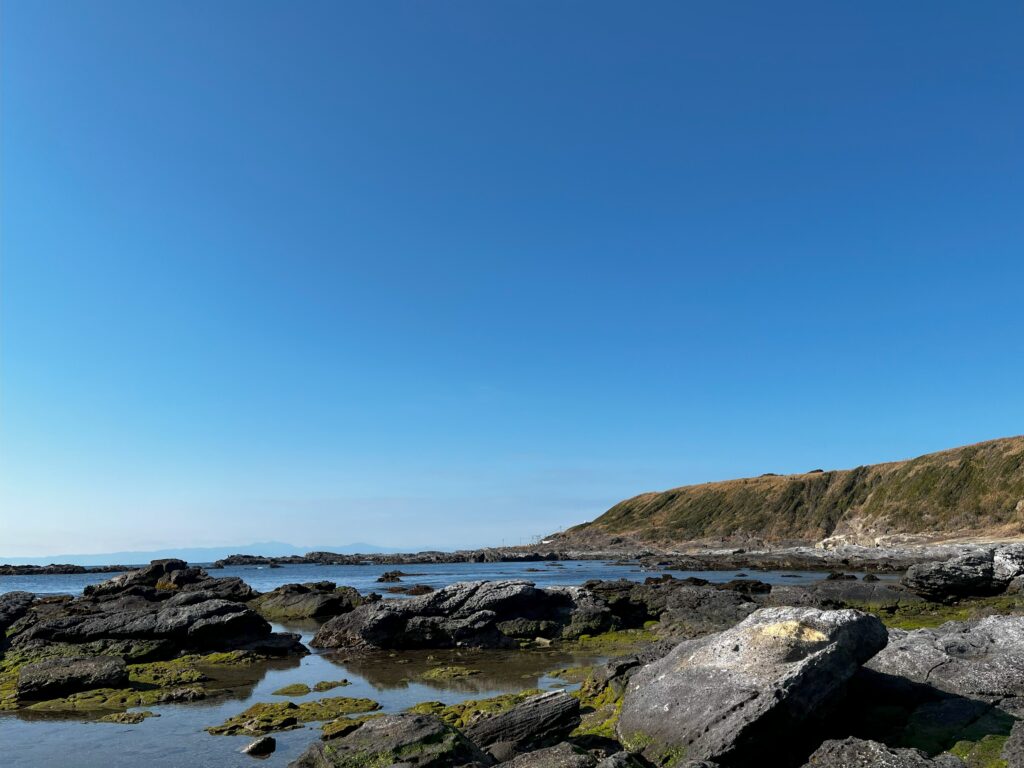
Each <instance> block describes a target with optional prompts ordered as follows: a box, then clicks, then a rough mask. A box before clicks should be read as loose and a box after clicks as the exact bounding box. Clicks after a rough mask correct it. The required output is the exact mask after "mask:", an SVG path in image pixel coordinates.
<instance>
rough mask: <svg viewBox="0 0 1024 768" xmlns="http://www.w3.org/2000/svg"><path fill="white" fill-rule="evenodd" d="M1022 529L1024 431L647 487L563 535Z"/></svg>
mask: <svg viewBox="0 0 1024 768" xmlns="http://www.w3.org/2000/svg"><path fill="white" fill-rule="evenodd" d="M1021 533H1024V436H1022V437H1011V438H1004V439H1001V440H991V441H989V442H985V443H978V444H976V445H968V446H964V447H962V448H954V449H952V450H948V451H941V452H939V453H931V454H928V455H926V456H920V457H918V458H916V459H910V460H907V461H895V462H890V463H887V464H873V465H869V466H863V467H857V468H855V469H843V470H833V471H829V472H811V473H808V474H802V475H763V476H761V477H753V478H746V479H742V480H727V481H725V482H717V483H704V484H702V485H689V486H684V487H682V488H673V489H672V490H669V491H663V492H656V493H643V494H641V495H639V496H634V497H633V498H631V499H626V500H625V501H622V502H619V503H618V504H616V505H615V506H614V507H612V508H611V509H609V510H608V511H607V512H605V513H604V514H603V515H601V516H600V517H599V518H597V519H596V520H594V521H593V522H590V523H585V524H583V525H580V526H576V527H575V528H572V529H570V530H569V531H567V532H566V533H565V534H564V536H565V537H566V538H567V539H569V540H570V541H571V540H576V541H584V540H586V539H588V538H590V539H595V540H596V539H598V538H600V537H606V536H609V535H610V536H627V537H629V538H633V539H638V540H641V541H645V542H651V543H666V544H667V543H678V542H683V541H698V540H733V541H738V540H744V539H759V540H764V541H793V540H800V541H817V540H820V539H823V538H827V537H830V536H834V535H846V536H848V537H850V538H851V539H852V540H863V539H868V538H871V537H875V536H886V535H892V534H926V535H936V536H941V535H951V536H954V535H976V534H994V535H1007V536H1009V535H1020V534H1021Z"/></svg>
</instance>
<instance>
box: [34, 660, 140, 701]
mask: <svg viewBox="0 0 1024 768" xmlns="http://www.w3.org/2000/svg"><path fill="white" fill-rule="evenodd" d="M127 681H128V672H127V670H126V669H125V664H124V659H121V658H118V657H116V656H94V657H92V658H56V659H45V660H44V661H38V662H36V663H34V664H27V665H26V666H24V667H22V668H21V670H20V671H19V673H18V697H19V698H21V699H30V700H38V699H49V698H54V697H56V696H67V695H68V694H70V693H78V692H79V691H88V690H91V689H93V688H116V687H118V686H121V685H124V684H125V683H126V682H127Z"/></svg>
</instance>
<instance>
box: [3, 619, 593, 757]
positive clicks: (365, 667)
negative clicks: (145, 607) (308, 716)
mask: <svg viewBox="0 0 1024 768" xmlns="http://www.w3.org/2000/svg"><path fill="white" fill-rule="evenodd" d="M275 630H278V631H290V632H301V633H302V635H303V638H302V639H303V642H304V643H306V644H307V645H308V643H309V641H310V640H311V639H312V635H313V632H314V631H315V625H310V624H302V625H294V624H289V625H286V626H281V625H276V626H275ZM595 660H597V658H596V657H594V656H585V655H575V654H570V653H565V652H563V651H555V650H549V649H548V650H532V651H528V652H527V651H520V652H517V651H465V650H449V651H410V652H401V653H394V652H386V653H374V654H368V655H352V654H344V653H338V652H326V653H322V654H320V653H313V654H310V655H309V656H305V657H303V658H301V659H289V660H280V661H273V662H266V663H262V664H254V665H252V666H249V667H241V668H232V669H230V670H225V669H212V668H211V669H210V670H209V673H210V676H211V677H215V682H213V683H210V684H209V685H210V686H212V687H213V688H216V689H217V690H218V691H219V695H217V696H215V697H211V698H209V699H206V700H203V701H198V702H195V703H191V704H169V705H163V706H155V707H149V708H148V709H149V710H150V711H152V712H155V713H157V714H159V715H160V717H156V718H149V719H148V720H145V721H143V722H142V723H140V724H138V725H117V724H112V723H97V722H91V721H90V719H89V718H88V717H83V716H73V717H72V718H71V719H68V718H67V716H55V715H53V714H52V713H47V714H45V715H42V714H40V713H28V712H18V713H7V714H0V745H3V760H2V764H3V766H4V767H5V768H41V767H42V766H55V765H69V766H74V768H138V767H139V766H142V765H145V766H146V767H147V768H196V766H218V768H233V767H235V766H237V767H240V768H241V767H244V766H250V768H251V767H252V766H254V765H255V763H254V762H253V759H252V758H250V757H248V756H246V755H243V754H241V752H240V750H241V748H242V747H244V746H245V745H246V744H248V743H249V742H250V741H251V739H250V738H248V737H245V736H211V735H209V734H208V733H206V732H205V731H204V730H203V729H204V728H205V727H207V726H210V725H218V724H220V723H222V722H223V721H224V720H226V719H228V718H229V717H233V716H234V715H237V714H239V713H240V712H242V711H243V710H245V709H246V708H248V707H249V706H251V705H252V704H254V703H257V702H261V701H285V700H286V698H287V699H290V700H292V701H296V702H302V701H310V700H315V699H320V698H326V697H331V696H351V697H358V698H363V697H365V698H369V699H373V700H374V701H378V702H380V704H381V705H382V708H383V711H385V712H399V711H402V710H404V709H406V708H408V707H410V706H412V705H413V704H417V703H419V702H421V701H441V702H443V703H445V704H454V703H457V702H460V701H464V700H466V699H470V698H486V697H489V696H497V695H498V694H501V693H509V692H514V691H520V690H523V689H527V688H541V689H549V688H555V687H563V683H562V682H561V681H559V680H557V679H555V678H552V677H550V676H548V675H547V674H546V673H547V672H550V671H552V670H555V669H559V668H562V667H566V666H574V665H577V664H585V663H592V662H593V661H595ZM441 665H445V666H461V667H466V668H468V669H472V670H477V672H476V673H475V674H472V675H470V676H467V677H460V678H457V679H454V680H431V679H424V678H423V675H424V673H426V672H427V671H428V670H430V669H433V668H436V667H437V666H441ZM341 678H346V679H348V680H349V681H350V683H351V685H348V686H345V687H341V688H335V689H333V690H331V691H329V692H327V693H316V692H313V693H310V694H307V695H305V696H293V697H281V696H274V695H273V692H274V691H276V690H278V689H279V688H282V687H283V686H285V685H291V684H293V683H305V684H306V685H308V686H309V687H310V688H312V687H313V686H314V685H315V684H316V683H318V682H321V681H326V680H339V679H341ZM319 733H320V731H319V725H318V724H312V725H310V726H307V727H304V728H300V729H297V730H294V731H284V732H281V733H275V734H274V737H275V738H276V739H277V745H278V748H277V752H275V753H274V754H273V755H272V756H270V757H269V758H267V759H266V760H265V761H261V762H260V765H261V766H266V768H271V767H272V766H285V765H287V764H288V762H290V761H291V760H293V759H294V758H295V757H296V756H298V754H299V753H301V752H302V751H303V750H304V749H305V748H306V747H307V746H308V745H309V744H310V742H312V741H313V740H315V739H317V738H319Z"/></svg>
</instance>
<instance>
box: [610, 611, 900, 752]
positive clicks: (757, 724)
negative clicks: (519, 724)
mask: <svg viewBox="0 0 1024 768" xmlns="http://www.w3.org/2000/svg"><path fill="white" fill-rule="evenodd" d="M886 640H887V636H886V631H885V627H884V626H883V625H882V623H881V622H880V621H879V620H878V619H877V618H876V617H874V616H871V615H868V614H864V613H861V612H859V611H853V610H841V611H821V610H817V609H813V608H765V609H761V610H759V611H757V612H755V613H753V614H752V615H751V616H749V617H748V618H747V619H745V620H744V621H742V622H741V623H740V624H738V625H737V626H736V627H734V628H732V629H729V630H726V631H724V632H721V633H718V634H714V635H709V636H707V637H704V638H699V639H696V640H688V641H685V642H683V643H681V644H680V645H678V646H677V647H676V648H675V649H674V650H673V651H672V652H671V653H669V654H668V655H667V656H665V657H664V658H662V659H660V660H659V661H655V662H654V663H652V664H649V665H648V666H646V667H644V668H642V669H641V670H639V671H638V672H636V673H635V674H634V675H633V676H632V678H631V679H630V681H629V684H628V686H627V689H626V693H625V697H624V699H623V705H622V714H621V716H620V719H619V722H618V725H617V731H618V734H619V736H620V738H621V740H622V743H623V744H624V745H626V746H627V748H633V747H637V748H642V749H643V750H644V753H645V755H648V756H650V757H651V758H653V759H655V761H657V760H658V759H661V758H663V757H664V756H665V755H671V754H677V753H679V754H681V753H684V754H685V755H686V756H687V757H690V758H696V759H712V760H715V761H716V762H719V763H721V764H722V765H723V766H731V765H744V764H747V763H749V762H750V761H751V760H752V759H753V757H754V756H755V755H756V754H757V752H758V751H759V750H761V749H763V745H764V744H765V743H773V744H775V745H776V748H777V749H780V750H785V749H787V748H788V747H789V746H795V740H796V733H797V731H798V730H800V729H801V728H803V727H804V726H803V724H804V723H805V722H806V721H813V720H814V719H815V718H817V717H819V716H821V715H822V714H823V713H825V712H826V711H827V710H828V707H829V705H830V704H831V703H833V701H834V699H835V698H836V697H837V695H839V694H841V692H842V690H843V687H844V685H845V683H846V681H847V680H849V678H850V677H851V676H852V675H853V674H854V673H855V672H856V671H857V669H858V668H859V667H860V665H861V664H863V663H864V662H865V661H867V660H868V659H870V658H871V657H872V656H874V655H875V654H876V653H877V652H878V651H879V650H881V649H882V648H884V647H885V644H886ZM787 740H793V741H794V743H792V744H788V743H787Z"/></svg>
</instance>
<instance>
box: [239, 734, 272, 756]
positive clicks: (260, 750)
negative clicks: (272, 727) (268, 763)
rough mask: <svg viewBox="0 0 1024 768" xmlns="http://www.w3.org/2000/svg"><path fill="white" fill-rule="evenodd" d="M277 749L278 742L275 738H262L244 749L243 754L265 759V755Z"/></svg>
mask: <svg viewBox="0 0 1024 768" xmlns="http://www.w3.org/2000/svg"><path fill="white" fill-rule="evenodd" d="M276 749H277V740H276V739H275V738H274V737H273V736H260V737H259V738H258V739H256V741H254V742H252V743H251V744H249V745H248V746H246V747H244V748H243V749H242V752H244V753H245V754H247V755H252V756H253V757H263V756H264V755H269V754H271V753H272V752H274V750H276Z"/></svg>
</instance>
